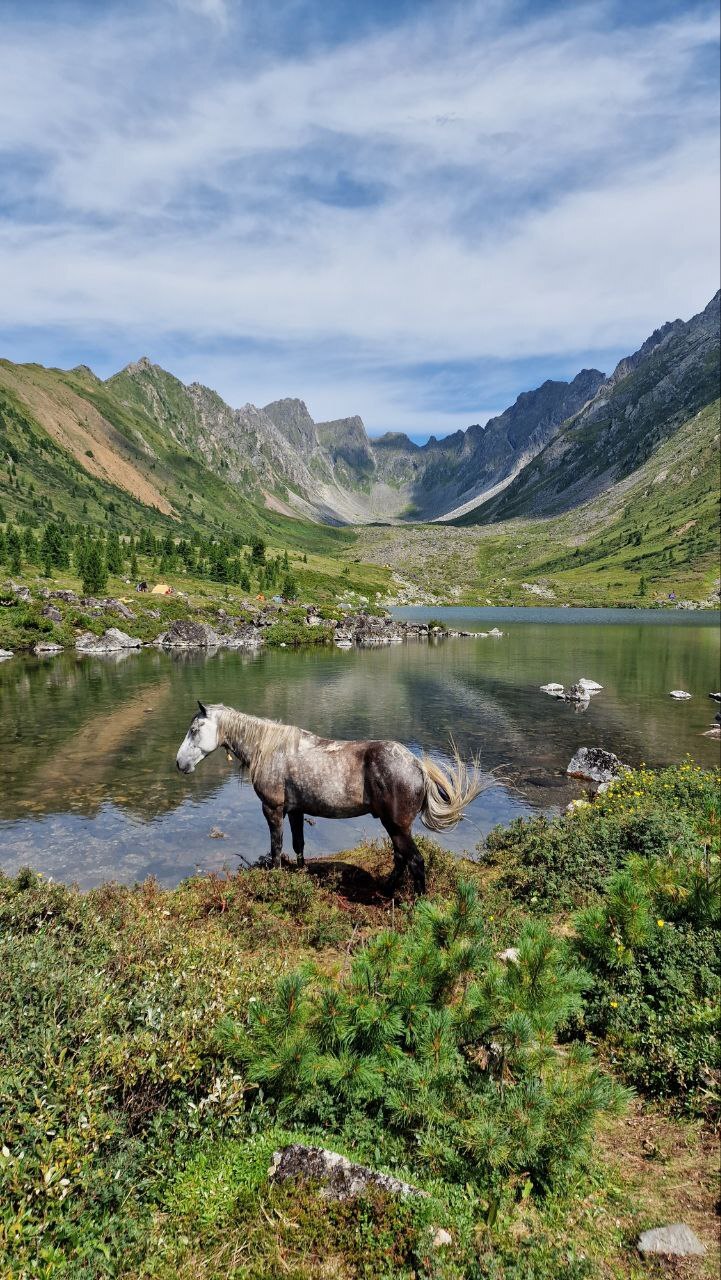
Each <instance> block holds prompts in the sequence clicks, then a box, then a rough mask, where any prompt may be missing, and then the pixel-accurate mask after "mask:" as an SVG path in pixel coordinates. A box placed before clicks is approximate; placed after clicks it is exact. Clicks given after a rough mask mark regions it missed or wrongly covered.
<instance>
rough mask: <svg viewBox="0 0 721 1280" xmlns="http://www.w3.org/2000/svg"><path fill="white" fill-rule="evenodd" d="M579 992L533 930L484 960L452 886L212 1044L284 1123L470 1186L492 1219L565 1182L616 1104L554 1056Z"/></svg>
mask: <svg viewBox="0 0 721 1280" xmlns="http://www.w3.org/2000/svg"><path fill="white" fill-rule="evenodd" d="M584 984H585V976H584V974H583V973H582V972H581V971H580V970H579V969H578V968H575V967H574V966H573V965H571V964H570V963H569V962H568V960H567V959H566V958H565V957H564V952H563V948H562V946H561V945H560V944H559V943H558V942H557V941H555V940H554V939H553V938H552V936H551V934H550V933H549V932H548V930H547V929H546V928H545V927H544V926H543V925H541V924H539V923H537V922H530V923H528V924H527V925H526V926H525V927H524V929H523V930H522V932H521V935H520V938H519V940H518V956H517V959H516V960H515V961H511V962H509V963H505V962H503V961H500V960H497V959H495V958H494V956H493V954H492V952H491V949H490V946H489V943H488V941H487V939H486V936H485V931H484V927H483V922H482V918H481V913H480V907H479V902H478V898H477V892H476V889H475V887H474V886H473V885H472V884H471V883H469V882H461V883H460V884H459V886H458V889H457V892H456V895H455V897H454V900H453V901H452V902H451V903H450V905H447V906H439V905H436V904H432V903H429V902H424V903H421V904H419V905H418V906H417V908H416V910H415V912H414V915H413V918H412V920H411V921H410V923H409V925H408V928H407V930H406V931H405V933H403V934H399V933H396V932H391V931H385V932H383V933H381V934H379V935H377V936H376V937H374V938H373V939H372V941H370V942H369V943H368V944H367V945H366V946H365V947H363V948H362V949H361V950H360V951H359V952H357V953H356V954H355V955H354V957H353V959H352V961H351V962H350V966H349V970H348V973H347V975H345V976H342V977H341V978H340V979H332V978H325V977H323V976H322V975H319V974H318V973H312V974H311V973H309V972H306V973H302V972H296V973H293V974H289V975H288V976H286V977H284V978H283V979H281V981H280V982H279V983H278V985H277V987H276V989H275V992H274V994H273V996H272V998H271V999H270V1000H267V1001H264V1000H258V1001H255V1002H253V1003H252V1004H251V1005H250V1006H249V1012H248V1017H247V1020H246V1021H244V1022H237V1021H233V1020H230V1019H226V1020H225V1021H224V1022H223V1023H222V1024H221V1026H220V1029H219V1036H220V1042H221V1045H222V1047H223V1049H224V1051H225V1053H226V1054H227V1055H228V1057H229V1059H230V1061H231V1062H232V1063H234V1064H236V1065H238V1066H239V1067H240V1068H241V1069H242V1072H243V1074H244V1075H245V1077H246V1078H247V1079H248V1080H249V1081H250V1082H252V1083H253V1084H255V1085H256V1087H257V1088H258V1090H259V1091H260V1093H261V1094H262V1096H263V1097H264V1098H266V1099H270V1101H271V1103H272V1107H273V1113H274V1115H276V1116H277V1117H278V1118H279V1119H280V1120H281V1122H282V1123H284V1124H301V1125H303V1126H306V1127H310V1128H311V1129H312V1128H314V1127H316V1126H317V1127H318V1128H320V1129H322V1130H323V1131H327V1130H330V1131H331V1132H333V1133H335V1134H337V1135H339V1136H340V1137H341V1138H342V1139H343V1138H345V1140H346V1141H349V1142H352V1143H358V1142H359V1141H361V1143H362V1145H363V1146H364V1147H365V1148H366V1149H368V1148H369V1147H372V1148H373V1150H374V1151H375V1152H376V1155H378V1154H380V1155H381V1156H382V1157H383V1158H384V1159H385V1161H387V1162H389V1163H393V1162H396V1161H400V1162H401V1163H405V1162H407V1161H410V1160H411V1159H413V1161H414V1162H415V1164H416V1166H418V1165H419V1164H420V1166H421V1167H422V1168H424V1169H425V1171H426V1173H427V1174H430V1175H434V1176H443V1177H445V1178H447V1179H449V1180H450V1181H452V1182H459V1183H462V1184H464V1183H467V1182H472V1183H473V1184H474V1185H476V1186H477V1187H479V1189H481V1190H482V1191H483V1193H484V1194H486V1195H487V1196H488V1197H489V1204H491V1205H495V1206H496V1207H497V1204H498V1202H499V1200H500V1198H501V1197H502V1195H503V1194H505V1193H508V1191H509V1189H512V1188H517V1187H518V1180H519V1179H520V1185H523V1183H524V1182H527V1183H528V1186H529V1188H530V1187H537V1188H539V1189H548V1188H550V1187H551V1186H553V1185H556V1184H557V1183H558V1182H560V1181H561V1180H562V1179H563V1178H566V1177H568V1176H569V1174H570V1172H571V1171H572V1170H573V1168H574V1167H575V1164H576V1162H577V1159H578V1158H579V1156H580V1154H581V1153H582V1152H583V1151H584V1150H585V1144H586V1141H587V1139H588V1136H589V1134H590V1132H591V1128H592V1125H593V1121H594V1119H595V1117H596V1115H597V1114H598V1113H599V1111H602V1110H604V1109H608V1108H613V1107H614V1106H616V1105H617V1104H618V1102H619V1101H620V1095H619V1092H618V1091H617V1090H616V1089H615V1087H614V1085H613V1084H612V1082H611V1080H610V1079H609V1078H608V1077H607V1076H606V1075H605V1074H604V1073H603V1072H601V1071H600V1070H599V1068H598V1067H597V1066H596V1065H595V1064H594V1063H593V1061H592V1059H591V1057H590V1055H589V1053H588V1051H587V1050H586V1049H585V1047H583V1046H569V1047H566V1048H565V1049H563V1050H560V1049H559V1048H558V1046H557V1045H556V1042H555V1040H556V1033H557V1031H558V1029H559V1027H561V1026H563V1025H564V1024H565V1023H566V1022H567V1021H568V1020H569V1018H570V1017H571V1015H572V1014H578V1013H579V1012H580V1009H581V991H582V989H583V986H584Z"/></svg>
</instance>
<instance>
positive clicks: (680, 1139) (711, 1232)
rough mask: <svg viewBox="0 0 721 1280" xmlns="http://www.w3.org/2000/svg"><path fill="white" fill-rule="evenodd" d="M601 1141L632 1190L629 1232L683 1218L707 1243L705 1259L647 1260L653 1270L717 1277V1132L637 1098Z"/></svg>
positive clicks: (720, 1252)
mask: <svg viewBox="0 0 721 1280" xmlns="http://www.w3.org/2000/svg"><path fill="white" fill-rule="evenodd" d="M598 1145H599V1148H600V1150H601V1152H602V1154H603V1155H604V1157H605V1158H606V1161H607V1162H608V1163H609V1164H612V1165H616V1166H618V1168H619V1170H620V1172H621V1175H622V1177H623V1180H624V1182H625V1183H626V1184H627V1185H628V1187H629V1190H630V1191H632V1193H633V1200H634V1204H635V1212H634V1214H633V1220H632V1222H630V1223H629V1234H630V1235H633V1237H634V1240H635V1238H636V1237H637V1236H638V1234H640V1232H641V1231H644V1230H646V1228H648V1227H657V1226H664V1225H665V1224H667V1223H672V1222H685V1223H686V1224H687V1225H688V1226H689V1227H691V1228H692V1230H693V1231H695V1232H696V1235H697V1236H698V1238H699V1240H701V1242H702V1243H703V1244H704V1245H705V1246H706V1249H707V1254H706V1257H705V1258H687V1259H684V1260H683V1261H682V1260H680V1259H679V1260H678V1261H676V1262H668V1263H655V1264H649V1265H650V1266H651V1267H653V1268H660V1269H654V1270H652V1271H651V1274H659V1275H674V1276H679V1277H681V1276H683V1277H689V1280H691V1278H692V1277H698V1278H699V1280H700V1278H701V1277H704V1280H705V1277H712V1276H714V1277H715V1276H718V1274H719V1263H720V1261H721V1250H720V1248H719V1245H720V1239H719V1228H720V1223H719V1216H718V1214H719V1149H718V1135H717V1134H716V1133H714V1132H712V1131H711V1130H710V1129H708V1128H707V1127H705V1126H704V1125H702V1124H701V1123H700V1122H697V1121H689V1120H675V1119H673V1118H672V1117H670V1116H667V1115H665V1114H663V1112H660V1111H656V1110H655V1109H653V1108H651V1107H647V1106H645V1105H644V1104H643V1103H642V1102H640V1101H637V1102H635V1103H634V1104H633V1105H632V1107H631V1108H630V1110H629V1111H628V1112H627V1113H626V1115H625V1116H623V1117H621V1118H620V1119H616V1120H613V1121H611V1122H610V1123H609V1124H608V1125H607V1126H603V1127H602V1129H601V1131H600V1133H599V1134H598Z"/></svg>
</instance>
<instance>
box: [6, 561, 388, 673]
mask: <svg viewBox="0 0 721 1280" xmlns="http://www.w3.org/2000/svg"><path fill="white" fill-rule="evenodd" d="M285 549H286V548H280V547H273V546H271V547H269V549H268V551H269V555H276V554H278V553H279V552H280V551H282V550H285ZM288 555H289V560H290V565H291V571H292V573H293V577H294V578H295V580H296V582H297V585H298V593H299V596H300V599H301V600H305V601H309V602H310V601H312V602H313V603H314V604H316V605H319V606H320V608H321V613H322V615H323V616H324V617H325V618H327V619H330V618H332V617H336V618H337V617H339V616H340V617H342V616H343V615H344V614H345V613H348V612H352V611H357V610H359V609H365V610H370V611H371V612H373V611H377V608H378V604H377V596H378V595H379V594H381V592H382V591H383V590H385V588H386V584H387V581H388V573H387V571H384V570H383V569H380V570H379V569H377V568H375V566H367V565H363V564H355V563H354V564H350V565H344V564H338V563H336V562H335V561H334V560H333V559H332V558H331V557H328V556H325V555H321V554H320V553H312V552H311V553H307V552H306V553H302V554H301V553H300V551H295V552H294V551H293V550H290V551H289V552H288ZM0 572H2V570H0ZM17 577H18V578H19V580H20V581H21V582H22V583H23V584H26V585H27V586H29V587H30V589H31V592H32V594H33V599H32V600H31V601H30V602H27V603H25V602H22V601H19V600H17V598H16V597H15V596H14V595H13V593H12V592H11V591H9V590H6V591H4V592H3V591H2V589H1V588H0V600H2V605H1V606H0V648H5V649H10V650H12V651H16V650H17V651H20V650H23V649H31V648H32V647H33V646H34V645H35V644H37V643H38V642H39V641H45V642H48V641H51V642H54V643H56V644H62V645H64V646H72V645H73V644H74V643H75V639H76V637H77V635H79V634H80V633H81V632H83V631H92V632H93V633H94V634H96V635H102V634H103V632H104V631H105V630H106V629H107V627H110V626H119V627H120V628H121V629H122V630H124V631H127V632H129V633H130V634H132V635H133V636H138V637H140V639H141V640H143V641H150V640H153V639H155V637H156V636H158V635H159V634H160V633H161V632H162V631H164V630H166V629H167V627H168V626H169V624H170V623H171V622H172V621H173V619H175V618H187V617H193V618H195V619H197V620H199V621H205V622H208V623H209V624H210V625H211V626H213V627H214V628H216V629H218V628H220V629H221V630H222V629H223V627H224V626H225V624H226V619H225V617H224V615H228V617H230V618H233V619H235V620H239V621H243V620H247V619H249V618H251V617H252V616H253V614H254V612H256V611H257V610H258V608H260V607H261V601H259V599H258V598H257V597H258V592H257V584H255V586H254V588H253V589H251V590H250V591H248V592H243V591H242V590H241V589H240V588H239V587H234V586H225V585H224V584H222V583H217V582H213V581H212V580H210V579H208V578H197V577H194V576H193V575H191V574H188V573H185V572H182V571H181V572H166V571H165V570H164V571H163V573H162V575H161V573H160V570H159V566H158V562H157V561H155V560H152V559H150V558H149V557H147V556H142V555H141V556H139V557H138V580H141V579H145V580H146V581H147V582H148V583H149V585H150V586H151V587H152V586H153V585H154V583H156V582H159V581H161V580H162V581H163V582H165V583H167V584H168V585H169V586H171V587H172V588H173V591H174V594H173V595H170V596H162V595H160V596H153V595H150V594H148V595H145V594H138V593H137V592H136V591H135V582H132V583H131V582H130V581H129V580H128V579H127V578H126V577H117V576H116V577H111V578H109V580H108V585H107V587H106V589H105V592H104V593H103V594H104V596H105V597H111V598H114V599H119V600H121V601H122V602H124V603H125V604H127V605H128V607H129V608H131V609H132V610H133V612H134V613H135V615H136V616H135V619H134V621H125V620H124V619H123V618H122V617H120V616H118V615H115V614H113V613H112V611H111V612H108V613H105V614H103V615H102V616H98V615H97V614H93V613H91V612H89V610H88V609H87V608H85V607H83V606H82V605H72V604H67V603H66V602H64V601H62V600H57V599H54V600H53V601H52V604H53V605H54V606H55V607H56V608H58V609H59V611H60V613H61V615H62V620H61V621H60V622H53V621H51V620H50V619H49V618H47V617H45V616H43V612H42V611H43V608H44V607H45V605H46V603H47V602H46V601H44V600H43V599H42V598H41V597H40V595H39V593H40V591H41V590H42V589H43V588H48V589H50V590H51V591H54V590H71V591H74V592H75V593H76V594H77V595H79V596H82V585H81V582H80V579H79V577H78V576H77V575H76V574H74V573H73V572H72V571H70V570H68V571H64V570H59V569H57V570H54V571H53V576H52V578H47V577H45V576H44V575H42V574H41V573H40V571H39V570H38V569H37V567H36V566H32V565H31V566H25V568H24V569H23V572H22V573H21V574H19V575H17ZM178 592H180V593H182V594H176V593H178ZM221 611H223V612H222V613H221ZM158 615H159V616H158ZM304 617H305V608H304V607H301V606H293V605H290V606H288V605H286V606H284V611H283V616H282V620H281V619H280V618H279V621H278V623H277V624H276V625H275V626H273V627H268V628H266V629H264V640H265V642H266V643H267V644H269V645H270V646H271V647H272V646H273V645H274V644H280V643H284V644H288V645H292V646H297V645H300V644H304V645H305V644H313V645H315V644H318V643H328V642H329V641H330V638H331V633H330V631H329V630H328V629H327V628H308V627H306V626H305V625H304Z"/></svg>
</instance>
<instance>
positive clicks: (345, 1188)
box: [268, 1142, 428, 1200]
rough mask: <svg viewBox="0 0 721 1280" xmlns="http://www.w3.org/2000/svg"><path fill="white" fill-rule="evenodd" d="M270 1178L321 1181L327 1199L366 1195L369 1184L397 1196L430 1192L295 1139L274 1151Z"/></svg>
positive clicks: (323, 1148) (334, 1152) (347, 1198)
mask: <svg viewBox="0 0 721 1280" xmlns="http://www.w3.org/2000/svg"><path fill="white" fill-rule="evenodd" d="M268 1177H269V1178H270V1179H271V1180H272V1181H274V1182H287V1181H288V1180H289V1179H292V1178H303V1179H307V1180H309V1181H312V1182H319V1183H320V1184H321V1192H320V1194H321V1195H322V1196H323V1197H324V1199H326V1200H349V1199H350V1198H351V1197H352V1196H358V1195H362V1194H363V1192H364V1191H366V1190H367V1189H368V1188H369V1187H377V1188H378V1189H379V1190H381V1191H387V1192H389V1193H390V1194H391V1195H397V1196H424V1197H426V1196H427V1195H428V1192H427V1191H421V1190H420V1188H419V1187H413V1186H411V1185H410V1183H408V1182H401V1180H400V1178H393V1177H391V1176H390V1174H388V1173H378V1172H377V1171H376V1170H375V1169H369V1168H368V1167H367V1166H366V1165H363V1164H354V1163H353V1162H352V1161H351V1160H348V1159H347V1158H346V1157H345V1156H341V1155H339V1154H338V1152H337V1151H328V1150H327V1148H326V1147H307V1146H305V1144H304V1143H300V1142H294V1143H292V1144H291V1145H290V1146H288V1147H283V1148H282V1149H281V1150H280V1151H276V1152H274V1154H273V1162H272V1164H271V1166H270V1168H269V1170H268Z"/></svg>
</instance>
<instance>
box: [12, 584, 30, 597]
mask: <svg viewBox="0 0 721 1280" xmlns="http://www.w3.org/2000/svg"><path fill="white" fill-rule="evenodd" d="M10 590H11V591H12V592H13V593H14V594H15V595H16V596H17V598H18V600H29V599H30V588H29V587H23V586H21V584H20V583H18V582H11V583H10Z"/></svg>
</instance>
